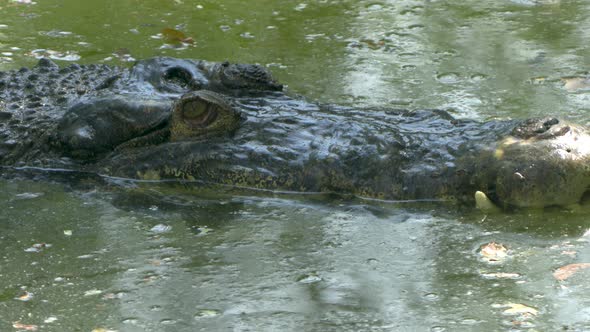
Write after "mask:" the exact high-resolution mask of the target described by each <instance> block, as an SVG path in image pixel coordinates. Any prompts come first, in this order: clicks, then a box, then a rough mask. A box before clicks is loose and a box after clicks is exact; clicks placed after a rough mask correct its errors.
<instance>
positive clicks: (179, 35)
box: [162, 28, 195, 44]
mask: <svg viewBox="0 0 590 332" xmlns="http://www.w3.org/2000/svg"><path fill="white" fill-rule="evenodd" d="M162 36H163V37H164V39H165V40H166V42H167V43H170V44H178V43H186V44H192V43H194V42H195V41H194V39H193V38H192V37H187V36H186V35H185V34H184V32H182V31H179V30H176V29H172V28H164V29H162Z"/></svg>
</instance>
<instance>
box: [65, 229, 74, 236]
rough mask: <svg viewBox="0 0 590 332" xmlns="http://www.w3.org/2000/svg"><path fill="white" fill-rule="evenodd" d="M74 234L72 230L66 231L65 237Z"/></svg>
mask: <svg viewBox="0 0 590 332" xmlns="http://www.w3.org/2000/svg"><path fill="white" fill-rule="evenodd" d="M72 234H73V233H72V230H70V229H66V230H64V235H65V236H72Z"/></svg>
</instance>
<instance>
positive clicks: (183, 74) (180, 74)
mask: <svg viewBox="0 0 590 332" xmlns="http://www.w3.org/2000/svg"><path fill="white" fill-rule="evenodd" d="M162 77H163V78H164V79H165V80H166V81H168V82H169V83H172V84H174V85H178V86H179V87H181V88H184V89H186V88H189V87H190V86H192V85H193V75H191V73H190V72H189V71H188V70H186V69H184V68H182V67H172V68H169V69H167V70H166V71H165V72H164V74H163V75H162Z"/></svg>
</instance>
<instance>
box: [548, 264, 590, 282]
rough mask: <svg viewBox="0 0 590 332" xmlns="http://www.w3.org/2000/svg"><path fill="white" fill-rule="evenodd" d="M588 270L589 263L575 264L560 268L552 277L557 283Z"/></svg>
mask: <svg viewBox="0 0 590 332" xmlns="http://www.w3.org/2000/svg"><path fill="white" fill-rule="evenodd" d="M587 268H590V263H575V264H568V265H565V266H562V267H560V268H558V269H557V270H555V272H553V277H554V278H555V279H557V280H559V281H564V280H566V279H568V278H569V277H571V276H572V275H573V274H574V273H576V272H578V270H581V269H587Z"/></svg>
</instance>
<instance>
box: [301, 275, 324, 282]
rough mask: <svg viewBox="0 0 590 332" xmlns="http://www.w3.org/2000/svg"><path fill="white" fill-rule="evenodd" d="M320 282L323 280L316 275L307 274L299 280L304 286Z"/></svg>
mask: <svg viewBox="0 0 590 332" xmlns="http://www.w3.org/2000/svg"><path fill="white" fill-rule="evenodd" d="M320 281H322V278H321V277H320V276H318V275H317V274H316V273H310V274H305V275H302V276H300V277H299V278H297V282H298V283H302V284H313V283H316V282H320Z"/></svg>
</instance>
